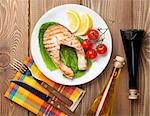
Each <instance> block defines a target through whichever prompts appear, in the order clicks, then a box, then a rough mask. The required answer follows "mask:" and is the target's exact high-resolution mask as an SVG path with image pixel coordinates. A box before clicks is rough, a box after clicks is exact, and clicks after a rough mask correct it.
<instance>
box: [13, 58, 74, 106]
mask: <svg viewBox="0 0 150 116" xmlns="http://www.w3.org/2000/svg"><path fill="white" fill-rule="evenodd" d="M10 66H11V67H12V68H14V69H15V70H16V71H19V72H21V73H22V74H23V75H27V76H30V77H32V78H33V79H35V80H36V81H37V82H38V83H39V84H40V85H41V86H42V87H44V88H45V89H47V90H48V91H49V92H50V93H52V94H53V95H54V96H56V97H57V98H58V99H59V100H61V101H62V102H64V103H65V104H66V105H68V106H71V105H72V104H73V102H72V101H71V100H70V99H68V98H67V97H65V96H64V95H62V94H60V93H59V92H58V91H57V90H55V89H54V88H52V87H51V86H49V85H48V84H47V83H45V82H44V81H42V80H40V79H39V78H37V77H35V76H34V75H33V74H32V72H31V70H30V68H29V67H28V66H27V65H25V64H24V63H22V62H20V61H18V60H16V59H14V60H13V62H12V63H10Z"/></svg>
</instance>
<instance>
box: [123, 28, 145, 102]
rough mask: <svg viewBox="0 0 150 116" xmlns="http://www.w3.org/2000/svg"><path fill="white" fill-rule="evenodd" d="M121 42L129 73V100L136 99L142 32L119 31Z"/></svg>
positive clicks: (143, 33)
mask: <svg viewBox="0 0 150 116" xmlns="http://www.w3.org/2000/svg"><path fill="white" fill-rule="evenodd" d="M120 32H121V36H122V41H123V45H124V49H125V53H126V58H127V65H128V71H129V99H137V98H138V87H137V71H138V59H139V53H140V48H141V44H142V39H143V37H144V35H145V32H144V30H142V29H141V30H140V29H127V30H126V29H124V30H120Z"/></svg>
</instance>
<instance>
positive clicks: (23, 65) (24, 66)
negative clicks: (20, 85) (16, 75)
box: [14, 58, 27, 70]
mask: <svg viewBox="0 0 150 116" xmlns="http://www.w3.org/2000/svg"><path fill="white" fill-rule="evenodd" d="M14 60H15V61H16V62H17V63H19V64H20V65H21V66H22V67H23V68H25V70H26V69H27V66H26V65H25V64H23V63H22V62H20V61H19V60H17V59H15V58H14Z"/></svg>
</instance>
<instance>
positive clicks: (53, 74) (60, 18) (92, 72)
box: [31, 4, 112, 85]
mask: <svg viewBox="0 0 150 116" xmlns="http://www.w3.org/2000/svg"><path fill="white" fill-rule="evenodd" d="M69 9H72V10H75V11H77V12H78V13H79V14H80V13H81V12H87V13H88V14H89V15H90V16H91V18H92V20H93V28H98V27H100V28H108V27H107V25H106V23H105V21H104V20H103V19H102V18H101V17H100V16H99V15H98V14H97V13H96V12H94V11H93V10H91V9H90V8H88V7H85V6H82V5H77V4H65V5H61V6H57V7H55V8H53V9H51V10H49V11H48V12H46V13H45V14H44V15H43V16H42V17H41V18H40V19H39V21H38V22H37V23H36V25H35V27H34V30H33V32H32V38H31V53H32V57H33V60H34V62H35V64H36V65H37V67H38V68H39V69H40V71H41V72H42V73H43V74H44V75H45V76H46V77H48V78H49V79H51V80H53V81H54V82H57V83H60V84H63V85H80V84H84V83H87V82H89V81H91V80H93V79H95V78H96V77H97V76H98V75H99V74H101V73H102V71H103V70H104V69H105V67H106V66H107V64H108V62H109V59H110V57H111V52H112V38H111V35H110V31H109V30H107V32H106V33H105V38H106V39H105V40H104V43H105V44H106V46H107V47H108V51H107V54H106V55H104V56H99V57H98V58H97V59H95V60H94V61H93V63H92V66H91V68H90V69H89V70H88V71H86V73H85V75H83V76H82V77H79V78H75V79H72V80H71V79H68V78H65V77H63V75H62V73H61V71H60V70H55V71H50V70H49V69H48V68H47V67H46V65H45V63H44V61H43V59H42V56H41V53H40V48H39V39H38V34H39V29H40V27H41V25H42V24H44V23H46V22H51V21H55V22H59V23H60V24H62V25H64V26H66V27H67V28H68V29H69V24H68V18H67V15H66V11H67V10H69Z"/></svg>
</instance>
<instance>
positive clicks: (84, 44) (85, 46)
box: [81, 39, 92, 50]
mask: <svg viewBox="0 0 150 116" xmlns="http://www.w3.org/2000/svg"><path fill="white" fill-rule="evenodd" d="M81 45H82V47H83V49H85V50H89V49H91V48H92V43H91V42H90V41H89V40H88V39H84V40H82V42H81Z"/></svg>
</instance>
